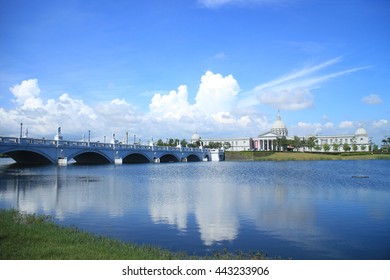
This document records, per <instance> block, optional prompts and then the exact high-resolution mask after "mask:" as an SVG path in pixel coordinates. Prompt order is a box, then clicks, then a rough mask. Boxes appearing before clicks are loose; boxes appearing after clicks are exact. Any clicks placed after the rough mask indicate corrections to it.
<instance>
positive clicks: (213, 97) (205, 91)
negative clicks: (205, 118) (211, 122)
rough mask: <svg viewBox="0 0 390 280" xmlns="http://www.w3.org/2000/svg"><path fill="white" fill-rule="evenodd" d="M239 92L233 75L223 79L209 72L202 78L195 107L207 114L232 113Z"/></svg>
mask: <svg viewBox="0 0 390 280" xmlns="http://www.w3.org/2000/svg"><path fill="white" fill-rule="evenodd" d="M239 91H240V86H239V85H238V82H237V81H236V79H234V77H233V76H232V75H228V76H226V77H223V76H222V75H221V74H214V73H213V72H211V71H207V72H206V74H204V75H203V76H202V78H201V83H200V86H199V90H198V93H197V95H196V97H195V101H196V104H195V106H196V107H197V109H198V110H199V111H202V112H204V113H206V114H216V113H220V112H230V111H231V110H232V108H233V106H234V105H235V101H236V96H237V94H238V92H239Z"/></svg>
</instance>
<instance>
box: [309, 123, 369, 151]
mask: <svg viewBox="0 0 390 280" xmlns="http://www.w3.org/2000/svg"><path fill="white" fill-rule="evenodd" d="M313 136H314V137H316V138H317V141H318V142H317V144H318V146H319V147H321V150H320V151H324V145H328V146H330V151H334V152H343V151H344V149H343V146H344V144H348V146H349V147H350V148H351V150H352V151H354V147H355V149H356V151H357V152H361V151H369V147H370V145H371V141H370V138H369V137H368V133H367V131H366V130H365V129H364V128H362V127H360V128H358V129H357V130H356V132H355V133H354V134H344V135H329V136H323V135H313Z"/></svg>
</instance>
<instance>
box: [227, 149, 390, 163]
mask: <svg viewBox="0 0 390 280" xmlns="http://www.w3.org/2000/svg"><path fill="white" fill-rule="evenodd" d="M225 158H226V160H228V161H229V160H230V161H235V160H237V161H293V160H369V159H387V160H390V154H371V153H352V152H351V153H338V154H325V153H310V152H306V153H302V152H258V151H256V152H253V151H247V152H226V154H225Z"/></svg>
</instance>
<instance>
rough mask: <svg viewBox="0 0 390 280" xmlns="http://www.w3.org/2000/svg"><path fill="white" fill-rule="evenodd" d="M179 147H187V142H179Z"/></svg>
mask: <svg viewBox="0 0 390 280" xmlns="http://www.w3.org/2000/svg"><path fill="white" fill-rule="evenodd" d="M180 145H181V146H182V147H187V145H188V142H187V141H186V139H183V140H181V141H180Z"/></svg>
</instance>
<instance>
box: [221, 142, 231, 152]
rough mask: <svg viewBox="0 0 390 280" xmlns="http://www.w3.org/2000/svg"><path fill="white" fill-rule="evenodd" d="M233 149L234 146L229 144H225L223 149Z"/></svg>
mask: <svg viewBox="0 0 390 280" xmlns="http://www.w3.org/2000/svg"><path fill="white" fill-rule="evenodd" d="M231 147H232V145H230V143H229V142H224V143H223V148H224V149H225V150H229V149H230V148H231Z"/></svg>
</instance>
